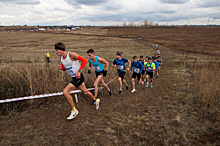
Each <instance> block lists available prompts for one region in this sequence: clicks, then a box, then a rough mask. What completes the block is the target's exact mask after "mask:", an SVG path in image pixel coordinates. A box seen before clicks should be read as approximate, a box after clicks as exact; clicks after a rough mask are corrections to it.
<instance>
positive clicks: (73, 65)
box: [55, 42, 100, 120]
mask: <svg viewBox="0 0 220 146" xmlns="http://www.w3.org/2000/svg"><path fill="white" fill-rule="evenodd" d="M55 53H56V54H57V55H58V56H59V57H60V59H61V64H59V65H58V69H61V70H63V71H67V73H68V74H69V75H70V76H71V77H72V81H71V82H70V83H69V84H68V85H67V86H66V87H65V88H64V90H63V95H64V96H65V97H66V99H67V101H68V103H69V104H70V106H71V109H72V110H71V114H70V116H69V117H68V118H67V120H71V119H73V118H75V117H76V116H77V114H78V113H79V111H78V110H77V109H76V107H75V105H74V102H73V98H72V96H71V95H70V92H71V91H72V90H74V89H76V88H78V89H80V90H81V91H82V92H83V93H84V94H85V95H86V96H88V97H89V98H91V99H92V100H93V101H92V102H93V103H94V104H95V105H96V109H99V103H100V99H96V98H95V97H94V96H93V95H92V93H91V92H89V91H88V90H87V89H86V86H85V83H84V77H83V74H82V69H83V68H84V66H85V65H86V62H87V60H86V59H85V58H83V57H82V56H80V55H78V54H77V53H75V52H66V51H65V45H64V44H63V43H62V42H58V43H56V44H55ZM79 60H80V61H82V63H81V64H80V63H79Z"/></svg>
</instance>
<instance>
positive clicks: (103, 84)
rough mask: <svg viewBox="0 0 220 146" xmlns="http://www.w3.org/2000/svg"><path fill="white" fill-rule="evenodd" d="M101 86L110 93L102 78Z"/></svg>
mask: <svg viewBox="0 0 220 146" xmlns="http://www.w3.org/2000/svg"><path fill="white" fill-rule="evenodd" d="M101 84H102V86H103V87H104V88H105V89H107V90H108V91H110V89H109V87H108V86H107V85H106V83H105V82H104V80H103V78H102V79H101Z"/></svg>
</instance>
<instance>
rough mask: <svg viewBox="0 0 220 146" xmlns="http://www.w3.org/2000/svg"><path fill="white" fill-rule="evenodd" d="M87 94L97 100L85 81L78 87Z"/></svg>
mask: <svg viewBox="0 0 220 146" xmlns="http://www.w3.org/2000/svg"><path fill="white" fill-rule="evenodd" d="M78 88H79V89H80V90H81V91H82V92H83V93H84V94H85V95H86V96H88V97H89V98H90V99H92V100H95V97H94V96H93V95H92V93H91V92H90V91H88V90H87V89H86V85H85V83H84V82H83V83H82V84H81V85H80V86H79V87H78Z"/></svg>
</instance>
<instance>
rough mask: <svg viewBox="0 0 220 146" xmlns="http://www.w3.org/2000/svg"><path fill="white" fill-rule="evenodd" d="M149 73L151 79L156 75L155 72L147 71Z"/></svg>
mask: <svg viewBox="0 0 220 146" xmlns="http://www.w3.org/2000/svg"><path fill="white" fill-rule="evenodd" d="M147 75H149V76H150V78H151V79H153V77H154V73H153V72H149V71H147Z"/></svg>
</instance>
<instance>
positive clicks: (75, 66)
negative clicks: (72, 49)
mask: <svg viewBox="0 0 220 146" xmlns="http://www.w3.org/2000/svg"><path fill="white" fill-rule="evenodd" d="M61 63H62V64H63V66H64V67H65V69H66V71H67V72H68V74H69V75H70V76H71V77H75V74H76V73H77V71H78V70H79V68H80V63H79V60H76V61H72V60H71V59H70V57H69V52H68V54H67V57H66V59H63V56H62V57H61Z"/></svg>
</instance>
